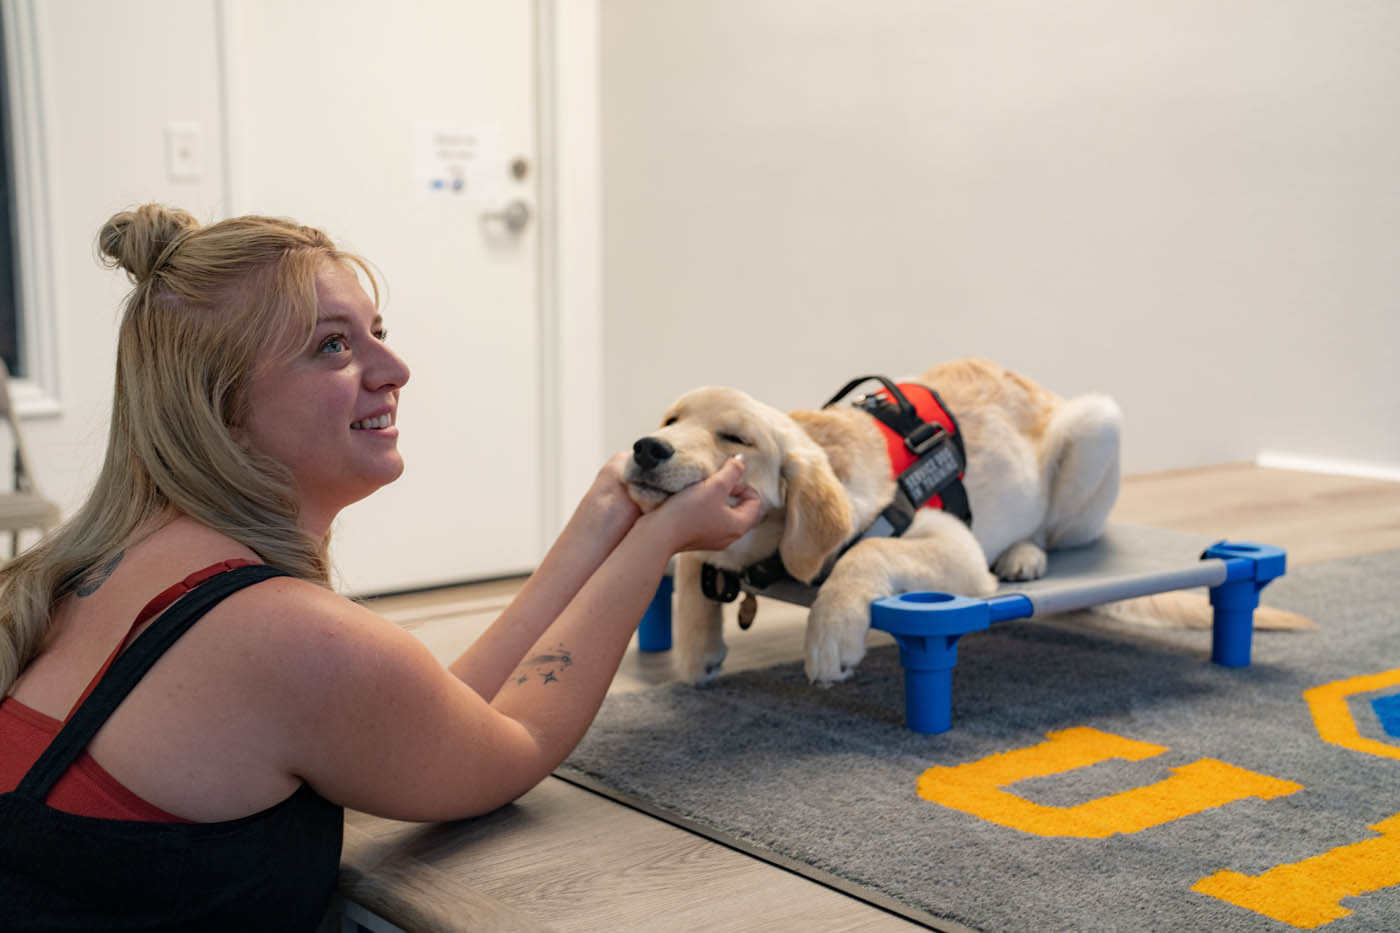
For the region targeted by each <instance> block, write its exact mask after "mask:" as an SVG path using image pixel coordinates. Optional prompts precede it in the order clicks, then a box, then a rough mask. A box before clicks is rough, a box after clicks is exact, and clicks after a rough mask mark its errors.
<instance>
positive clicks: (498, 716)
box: [239, 461, 759, 820]
mask: <svg viewBox="0 0 1400 933" xmlns="http://www.w3.org/2000/svg"><path fill="white" fill-rule="evenodd" d="M742 475H743V468H742V465H741V464H739V463H738V462H737V461H731V462H730V463H728V464H726V465H725V466H724V467H723V468H721V469H720V470H719V471H718V472H717V473H716V474H715V475H714V476H712V477H710V478H709V479H707V480H705V481H704V482H702V483H700V484H697V485H696V486H692V487H690V488H688V489H686V490H684V491H682V492H680V493H677V494H676V495H674V496H672V497H671V498H670V499H669V500H667V502H666V503H664V504H663V505H662V506H661V507H660V508H658V509H656V510H655V511H653V512H650V513H648V514H647V515H645V516H642V517H640V518H638V519H636V520H635V521H633V522H632V523H631V527H630V528H629V529H628V530H627V532H626V533H625V534H624V535H623V536H622V539H621V541H619V542H618V543H617V544H616V546H615V547H613V548H611V550H610V552H609V553H608V554H607V556H606V558H604V559H603V560H602V561H601V562H600V563H598V565H597V566H596V569H595V570H594V571H593V572H592V573H591V574H589V575H588V576H587V580H586V582H584V583H583V584H582V585H581V586H579V587H577V592H576V593H574V594H573V596H572V598H571V599H568V601H567V605H566V606H565V608H564V609H563V610H562V611H561V612H560V613H559V614H558V616H557V618H554V619H553V620H551V621H549V622H548V623H547V624H545V625H544V627H543V629H542V631H541V632H540V634H539V636H538V637H537V638H536V639H535V640H534V641H533V643H532V644H531V645H530V646H529V650H528V651H527V652H523V654H524V661H523V663H520V662H519V661H518V657H517V659H516V660H515V661H513V662H512V671H513V673H512V674H511V675H510V676H509V677H506V678H504V680H505V683H504V684H503V685H502V686H501V687H500V689H499V690H498V692H497V694H496V696H495V698H494V701H492V702H488V701H487V700H485V699H484V698H483V697H482V696H481V695H480V694H478V693H477V692H476V691H475V690H473V689H471V688H469V687H468V686H467V685H466V684H465V683H463V682H462V681H461V680H459V679H458V678H457V677H456V676H454V675H453V674H452V672H450V671H448V670H447V669H446V668H444V667H443V666H442V665H441V664H439V663H438V662H437V661H436V660H434V658H433V657H432V655H431V653H429V652H428V650H427V648H426V647H424V645H423V644H422V643H421V642H419V641H418V640H417V639H416V638H414V637H413V636H412V635H411V634H409V633H407V632H404V631H402V630H401V629H398V628H397V627H396V626H393V625H389V624H388V623H386V622H384V621H383V620H382V619H379V618H378V617H376V616H374V615H373V613H370V612H369V611H368V610H365V609H363V607H356V606H352V607H351V608H352V611H348V612H347V610H345V609H344V607H343V606H335V605H332V602H331V600H333V599H335V598H336V597H334V595H333V594H328V593H326V592H325V591H323V590H318V589H317V588H314V587H310V586H309V585H306V584H299V583H298V582H297V581H294V582H293V583H291V584H287V585H286V588H285V589H284V590H283V594H284V598H283V599H281V600H280V601H279V602H278V603H277V605H278V606H279V610H278V612H279V614H282V615H284V616H285V617H286V622H285V623H280V622H279V623H278V624H276V625H269V626H268V628H270V629H276V630H277V631H286V632H288V633H289V634H287V635H285V636H278V637H277V639H276V641H277V644H276V645H264V646H263V647H261V648H260V649H259V650H261V651H264V652H267V653H270V654H273V655H275V656H276V657H279V658H282V659H283V660H284V661H285V667H286V672H285V674H284V675H283V676H281V677H278V678H276V685H277V689H276V690H275V691H274V690H269V689H268V688H267V686H266V684H265V681H264V682H262V683H260V684H259V689H257V690H255V691H254V690H250V691H249V693H248V696H247V702H249V703H250V704H256V705H257V706H258V708H259V711H260V712H259V715H260V717H261V718H262V719H263V720H264V721H268V722H269V723H271V724H272V728H273V729H274V732H275V733H276V738H275V744H276V745H277V747H278V748H280V749H281V750H282V754H283V755H284V756H285V758H284V761H285V767H286V769H287V770H288V771H289V772H291V773H292V774H296V775H299V776H301V777H303V778H305V779H306V780H307V781H309V782H310V783H311V784H312V786H313V787H315V788H316V789H317V791H319V792H320V793H321V794H322V795H323V796H325V797H326V798H327V799H329V800H333V801H336V802H338V803H340V804H342V805H344V806H347V807H352V808H354V809H358V810H363V811H366V812H369V813H375V814H378V815H381V816H387V817H392V818H396V819H407V820H440V819H456V818H461V817H465V816H472V815H475V814H479V813H484V812H487V811H489V810H492V809H494V808H496V807H498V806H501V805H502V804H504V803H507V802H509V801H510V800H513V799H515V798H516V797H518V796H519V795H520V794H522V793H524V792H525V791H527V790H529V789H530V788H531V787H533V786H534V785H535V784H537V783H539V781H540V780H542V779H543V778H544V777H545V776H546V775H547V774H548V773H549V772H550V770H551V769H553V768H554V767H555V766H556V765H557V764H558V763H559V762H560V761H562V760H563V759H564V758H565V757H567V756H568V754H569V752H570V751H572V750H573V748H574V746H575V745H576V744H577V743H578V741H579V739H580V738H581V737H582V736H583V733H584V731H585V730H586V729H587V728H588V725H589V723H591V722H592V721H593V717H594V716H595V715H596V713H597V711H598V707H599V705H601V703H602V700H603V697H604V695H605V694H606V692H607V688H608V685H609V684H610V683H611V681H612V678H613V675H614V674H615V673H616V671H617V665H618V662H619V660H620V659H621V658H622V655H623V653H624V651H625V650H626V648H627V643H628V640H629V639H630V638H631V635H632V632H633V631H634V630H635V628H636V625H637V622H638V621H639V620H640V618H641V616H642V613H643V612H644V611H645V609H646V607H647V604H648V603H649V602H650V600H651V597H652V594H653V593H654V592H655V590H656V587H657V584H658V583H659V582H660V579H661V575H662V573H663V572H664V571H665V568H666V563H667V561H668V560H669V559H670V557H671V555H672V554H674V553H676V552H677V551H681V550H691V549H704V550H720V549H722V548H724V547H726V546H727V545H728V544H730V543H732V542H733V541H735V540H737V539H738V538H739V537H740V536H741V535H743V534H744V533H745V532H746V531H748V530H749V529H750V528H752V527H753V526H754V525H755V524H756V523H757V521H758V518H759V502H758V496H757V493H755V492H754V491H753V490H752V489H749V488H748V487H745V486H742V485H741V482H740V479H741V477H742ZM560 559H561V560H566V559H567V558H564V557H561V558H560ZM582 563H583V564H587V563H588V561H584V562H582ZM569 567H571V569H570V570H567V571H566V572H579V571H578V568H577V567H576V566H572V565H569ZM545 582H546V581H541V585H542V586H543V585H545ZM264 586H266V587H269V590H268V591H267V593H266V595H265V596H264V599H265V600H266V598H267V596H271V595H273V593H275V592H276V590H275V589H273V588H275V587H276V586H277V582H276V581H270V582H269V583H268V584H262V585H260V586H258V587H253V588H250V590H248V591H245V592H246V593H248V594H250V595H251V594H253V593H255V592H256V591H257V590H259V589H262V588H263V587H264ZM549 592H550V591H545V593H546V596H541V597H539V598H540V599H541V601H542V602H543V601H545V600H546V598H547V596H548V594H549ZM293 593H294V594H295V595H296V599H294V600H293V599H287V598H285V596H288V595H292V594H293ZM239 595H242V594H239ZM553 598H556V599H557V598H559V596H558V594H557V593H555V594H554V596H553ZM263 611H264V612H266V610H263ZM264 618H267V616H266V615H264ZM269 621H272V620H269ZM532 624H537V623H532ZM264 663H267V662H264ZM490 663H491V664H492V665H495V664H497V663H499V662H497V661H494V660H493V661H492V662H490ZM497 670H499V668H497ZM493 676H494V675H493Z"/></svg>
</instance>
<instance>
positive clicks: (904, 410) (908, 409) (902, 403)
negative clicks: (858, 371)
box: [822, 376, 918, 418]
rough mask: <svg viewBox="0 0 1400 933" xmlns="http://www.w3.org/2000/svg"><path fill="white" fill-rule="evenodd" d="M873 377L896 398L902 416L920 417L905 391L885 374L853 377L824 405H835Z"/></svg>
mask: <svg viewBox="0 0 1400 933" xmlns="http://www.w3.org/2000/svg"><path fill="white" fill-rule="evenodd" d="M871 379H877V380H879V382H880V385H882V386H884V387H885V391H886V392H888V393H890V397H891V398H893V399H894V400H895V404H897V405H898V406H899V414H900V416H901V417H903V418H909V417H914V418H917V417H918V411H917V410H916V409H915V408H914V406H913V405H912V404H910V402H909V400H908V399H907V398H905V397H904V393H903V392H901V391H899V387H898V386H896V385H895V384H894V383H893V382H891V381H890V380H888V379H886V378H885V377H884V376H859V377H857V378H855V379H852V380H851V381H850V382H848V383H846V385H845V386H843V387H842V389H841V391H840V392H837V393H836V394H835V395H833V396H832V397H831V401H829V402H827V403H826V404H825V405H823V406H822V407H823V408H830V407H831V406H832V405H835V404H836V403H837V402H839V401H841V399H843V398H845V397H846V394H847V393H848V392H850V391H851V390H852V389H854V388H855V387H856V386H858V385H860V384H861V383H862V382H868V381H869V380H871Z"/></svg>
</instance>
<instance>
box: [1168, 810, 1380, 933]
mask: <svg viewBox="0 0 1400 933" xmlns="http://www.w3.org/2000/svg"><path fill="white" fill-rule="evenodd" d="M1367 828H1368V829H1374V830H1375V831H1376V832H1378V833H1380V834H1381V837H1380V838H1379V839H1365V840H1362V841H1361V842H1353V843H1352V844H1351V845H1346V846H1340V847H1339V848H1336V849H1333V850H1332V851H1330V852H1324V853H1322V854H1321V855H1315V856H1313V857H1312V858H1308V859H1303V861H1301V862H1294V863H1292V864H1291V865H1277V866H1275V867H1273V868H1270V869H1269V870H1268V871H1266V872H1264V874H1262V875H1257V876H1254V875H1242V874H1240V873H1239V872H1237V871H1218V872H1216V873H1215V874H1213V875H1211V876H1210V877H1209V878H1202V879H1201V880H1200V881H1197V882H1196V884H1195V885H1194V886H1193V887H1192V888H1191V890H1192V891H1196V892H1198V893H1200V894H1209V895H1210V896H1211V897H1215V898H1219V899H1220V900H1222V901H1229V902H1230V903H1231V904H1234V905H1235V906H1237V907H1243V908H1245V909H1246V910H1252V911H1254V912H1255V913H1259V914H1263V915H1264V916H1266V917H1271V918H1272V919H1274V920H1278V921H1281V922H1283V923H1287V924H1289V925H1290V926H1295V927H1302V928H1303V929H1305V930H1311V929H1314V928H1316V927H1320V926H1322V925H1323V924H1324V923H1331V922H1332V921H1333V920H1336V919H1338V918H1340V917H1345V916H1347V915H1349V914H1350V913H1351V911H1350V910H1347V909H1346V908H1345V907H1343V906H1342V905H1341V900H1342V898H1344V897H1355V896H1356V895H1358V894H1365V893H1367V892H1368V891H1379V890H1380V889H1381V888H1389V887H1392V886H1394V885H1397V884H1400V813H1397V814H1395V815H1394V816H1392V817H1390V818H1389V819H1386V820H1382V821H1381V822H1379V823H1377V824H1375V825H1374V826H1370V827H1367Z"/></svg>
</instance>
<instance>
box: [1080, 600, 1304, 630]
mask: <svg viewBox="0 0 1400 933" xmlns="http://www.w3.org/2000/svg"><path fill="white" fill-rule="evenodd" d="M1093 611H1094V612H1095V613H1097V614H1099V615H1102V616H1107V617H1108V618H1110V619H1113V620H1115V621H1118V622H1127V623H1129V624H1132V625H1142V626H1148V627H1151V628H1210V627H1211V626H1212V625H1213V624H1214V621H1215V611H1214V609H1212V608H1211V605H1210V599H1209V598H1208V597H1207V596H1206V595H1205V594H1204V593H1200V592H1196V591H1193V590H1173V591H1171V592H1168V593H1157V594H1155V595H1153V596H1140V597H1138V598H1136V599H1123V600H1119V601H1118V602H1116V603H1105V604H1104V605H1102V606H1096V607H1095V608H1094V610H1093ZM1254 627H1255V628H1256V629H1259V630H1268V631H1300V630H1307V629H1315V628H1317V627H1318V625H1317V623H1316V622H1314V621H1313V620H1312V619H1309V618H1308V617H1307V616H1304V615H1299V614H1298V613H1296V612H1289V611H1288V610H1287V609H1276V608H1274V607H1273V606H1260V607H1259V608H1258V609H1255V610H1254Z"/></svg>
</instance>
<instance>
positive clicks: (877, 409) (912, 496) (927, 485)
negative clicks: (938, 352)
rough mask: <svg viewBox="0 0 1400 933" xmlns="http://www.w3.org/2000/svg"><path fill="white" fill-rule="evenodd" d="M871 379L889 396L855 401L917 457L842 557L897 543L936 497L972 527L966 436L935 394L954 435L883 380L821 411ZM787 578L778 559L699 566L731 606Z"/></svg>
mask: <svg viewBox="0 0 1400 933" xmlns="http://www.w3.org/2000/svg"><path fill="white" fill-rule="evenodd" d="M871 379H874V380H876V381H878V382H879V383H880V384H881V385H882V386H884V388H885V392H886V393H887V394H886V395H879V394H874V395H863V396H860V397H858V398H856V399H855V400H854V402H853V404H854V405H855V406H856V407H857V408H859V409H861V410H862V411H865V412H866V413H868V414H869V415H871V417H874V418H878V419H879V420H880V421H881V422H883V423H884V424H885V425H887V426H888V427H889V428H890V429H891V430H893V431H894V432H895V433H896V434H898V435H899V436H900V437H902V438H904V447H905V449H906V450H908V451H909V452H910V453H911V454H913V455H914V457H915V460H914V462H913V463H912V464H910V465H909V466H908V467H907V468H906V469H905V470H904V471H903V472H902V473H900V474H899V476H898V477H897V479H896V482H895V495H894V501H892V502H891V503H890V504H889V505H888V506H887V507H886V508H885V510H884V511H883V512H881V513H880V516H879V517H878V518H876V519H875V521H874V522H872V523H871V525H870V527H869V528H867V529H866V530H865V531H864V532H862V533H861V535H860V537H859V538H857V539H856V540H855V541H852V542H851V543H850V544H848V545H847V546H846V548H845V549H844V550H843V551H842V553H845V550H849V549H850V548H851V547H853V546H854V545H855V544H857V543H858V542H860V541H862V540H864V539H866V538H897V537H899V536H900V535H902V534H904V532H905V531H907V530H908V528H909V526H910V525H911V524H912V523H913V521H914V515H915V513H917V512H918V511H919V509H920V508H922V507H923V505H924V503H926V502H928V501H929V500H930V499H932V498H933V497H934V496H941V497H942V500H943V511H945V512H950V513H952V514H953V515H956V516H957V517H958V518H960V519H962V521H963V522H964V523H965V524H966V525H968V527H971V526H972V506H971V505H970V504H969V503H968V501H967V489H966V488H965V487H964V486H963V483H962V474H963V472H964V471H965V470H966V469H967V451H966V450H965V449H964V447H963V437H962V431H961V429H959V427H958V422H957V419H956V418H954V417H953V413H952V412H950V411H948V406H946V405H944V404H943V399H941V398H939V396H938V393H937V392H935V391H934V390H933V389H929V390H928V391H929V393H930V394H931V395H932V396H933V398H934V401H936V402H937V403H938V407H939V408H942V409H943V411H944V413H945V414H947V415H948V418H949V420H950V421H952V422H953V433H951V434H950V433H948V431H947V430H946V429H945V428H944V427H943V425H941V424H939V423H938V422H936V421H925V420H924V419H923V418H922V417H921V416H920V415H919V411H918V409H917V408H916V407H915V406H914V404H913V403H912V402H910V401H909V399H908V398H906V397H905V395H904V393H903V392H901V391H900V389H899V386H897V385H895V384H894V383H893V382H891V381H890V380H889V379H886V378H885V377H884V376H861V377H860V378H858V379H852V380H851V381H850V382H848V383H846V385H844V386H843V387H842V388H841V391H840V392H837V393H836V394H835V395H833V396H832V397H831V400H830V401H829V402H827V403H826V404H825V405H823V406H822V407H823V408H830V407H831V406H832V405H835V404H836V403H837V402H839V401H841V399H843V398H845V397H846V395H847V394H849V393H850V391H851V390H852V389H854V388H855V387H856V386H858V385H860V384H861V383H862V382H868V381H870V380H871ZM786 576H787V568H785V567H784V566H783V561H782V558H781V557H780V556H779V555H777V554H773V555H772V556H770V557H766V558H764V559H763V560H761V561H759V562H758V563H756V564H751V565H750V566H748V567H745V568H744V569H743V570H740V571H734V570H725V569H722V568H720V567H716V566H715V565H713V564H703V565H702V566H701V567H700V590H701V592H703V593H704V594H705V596H706V597H707V598H709V599H713V600H715V601H716V602H721V603H730V602H733V601H734V600H735V599H737V598H738V596H739V591H740V588H741V586H742V584H745V583H747V584H748V585H749V586H751V587H754V588H755V589H763V588H765V587H767V586H769V585H771V584H773V583H776V582H777V581H778V580H781V579H783V578H784V577H786Z"/></svg>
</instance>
